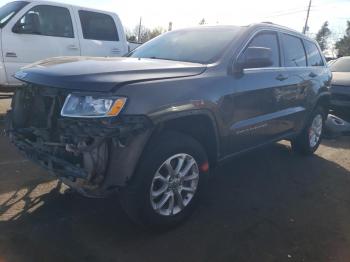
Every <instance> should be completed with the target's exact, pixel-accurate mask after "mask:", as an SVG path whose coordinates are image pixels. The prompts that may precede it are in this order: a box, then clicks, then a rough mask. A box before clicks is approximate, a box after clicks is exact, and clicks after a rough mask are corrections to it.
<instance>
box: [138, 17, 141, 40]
mask: <svg viewBox="0 0 350 262" xmlns="http://www.w3.org/2000/svg"><path fill="white" fill-rule="evenodd" d="M141 25H142V17H141V16H140V23H139V33H138V34H137V42H139V43H141V41H140V38H141Z"/></svg>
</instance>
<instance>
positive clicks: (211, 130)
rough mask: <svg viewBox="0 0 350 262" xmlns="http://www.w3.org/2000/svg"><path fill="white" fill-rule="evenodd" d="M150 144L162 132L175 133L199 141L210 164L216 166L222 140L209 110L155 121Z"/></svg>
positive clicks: (185, 113)
mask: <svg viewBox="0 0 350 262" xmlns="http://www.w3.org/2000/svg"><path fill="white" fill-rule="evenodd" d="M154 124H155V128H154V131H153V133H152V136H151V138H150V140H149V143H150V142H151V141H152V139H153V138H156V137H157V136H158V135H159V134H160V133H161V132H164V131H175V132H179V133H183V134H186V135H188V136H190V137H192V138H194V139H195V140H197V141H198V142H199V143H200V144H201V145H202V146H203V147H204V149H205V151H206V153H207V155H208V159H209V163H210V165H211V166H215V165H216V163H217V161H218V159H219V156H220V139H219V133H218V129H217V124H216V120H215V118H214V116H213V115H212V113H211V112H209V111H208V110H190V111H184V112H177V113H173V114H169V115H166V116H163V117H161V118H159V119H157V120H155V121H154Z"/></svg>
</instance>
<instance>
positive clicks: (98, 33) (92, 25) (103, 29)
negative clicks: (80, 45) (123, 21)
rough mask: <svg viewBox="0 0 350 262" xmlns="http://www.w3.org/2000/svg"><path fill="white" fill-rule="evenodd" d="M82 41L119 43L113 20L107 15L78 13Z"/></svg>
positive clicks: (87, 12) (81, 11) (90, 12)
mask: <svg viewBox="0 0 350 262" xmlns="http://www.w3.org/2000/svg"><path fill="white" fill-rule="evenodd" d="M79 18H80V22H81V27H82V30H83V37H84V39H91V40H100V41H119V36H118V31H117V27H116V25H115V22H114V19H113V18H112V17H111V16H110V15H107V14H102V13H97V12H92V11H84V10H80V11H79Z"/></svg>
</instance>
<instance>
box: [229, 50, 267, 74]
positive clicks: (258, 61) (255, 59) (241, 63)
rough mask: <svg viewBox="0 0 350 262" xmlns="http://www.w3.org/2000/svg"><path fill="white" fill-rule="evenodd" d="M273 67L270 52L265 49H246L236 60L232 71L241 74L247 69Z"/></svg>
mask: <svg viewBox="0 0 350 262" xmlns="http://www.w3.org/2000/svg"><path fill="white" fill-rule="evenodd" d="M272 65H273V59H272V51H271V49H270V48H266V47H248V48H247V49H246V50H245V51H244V53H243V54H242V55H241V56H240V57H239V58H238V60H237V62H236V64H235V67H234V71H235V72H236V73H237V72H242V71H243V70H244V69H248V68H264V67H270V66H272Z"/></svg>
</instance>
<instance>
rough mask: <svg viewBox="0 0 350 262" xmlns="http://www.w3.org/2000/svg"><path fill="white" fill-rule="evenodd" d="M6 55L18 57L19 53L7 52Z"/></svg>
mask: <svg viewBox="0 0 350 262" xmlns="http://www.w3.org/2000/svg"><path fill="white" fill-rule="evenodd" d="M6 57H14V58H16V57H17V54H16V53H15V52H6Z"/></svg>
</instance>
